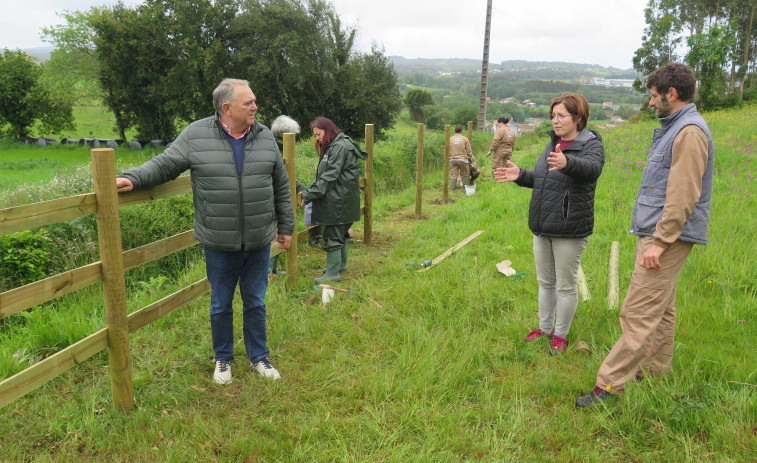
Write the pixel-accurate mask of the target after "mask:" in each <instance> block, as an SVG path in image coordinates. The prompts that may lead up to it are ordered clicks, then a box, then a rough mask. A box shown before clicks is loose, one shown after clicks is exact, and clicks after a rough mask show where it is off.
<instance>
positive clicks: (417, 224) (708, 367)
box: [0, 106, 757, 463]
mask: <svg viewBox="0 0 757 463" xmlns="http://www.w3.org/2000/svg"><path fill="white" fill-rule="evenodd" d="M705 118H706V119H707V121H708V123H709V124H710V128H711V131H712V133H713V138H714V140H715V146H716V161H715V167H716V179H715V188H716V190H715V194H714V199H713V206H712V219H711V224H710V244H709V245H708V246H696V247H695V248H694V250H693V252H692V254H691V256H690V257H689V260H688V262H687V264H686V266H685V267H684V269H683V271H682V274H681V277H680V281H679V286H678V297H677V314H678V324H677V338H676V347H675V357H674V361H673V369H672V371H671V372H670V373H669V374H667V375H664V376H662V377H659V378H651V379H647V380H645V381H644V382H643V383H639V384H634V385H631V386H630V387H629V388H628V390H627V393H626V394H625V395H623V396H621V397H620V398H618V399H617V400H611V401H608V402H606V403H603V404H601V405H599V406H597V407H594V408H592V409H588V410H578V409H576V408H575V406H574V399H575V397H576V396H578V395H582V394H585V393H586V392H588V391H589V390H591V388H592V387H593V385H594V377H595V375H596V371H597V368H598V367H599V365H600V363H601V361H602V359H603V358H604V356H605V355H606V354H607V352H608V351H609V349H610V348H611V347H612V345H613V343H614V342H615V340H616V339H617V338H618V337H619V335H620V325H619V323H618V311H617V310H608V308H607V271H608V256H609V250H610V246H611V243H612V242H613V241H619V242H620V244H621V259H620V288H621V298H622V297H623V296H624V295H625V290H626V288H627V286H628V283H629V279H630V275H631V271H632V268H633V262H632V259H633V249H634V243H635V238H634V237H632V236H630V235H629V234H628V228H629V226H630V214H631V208H632V206H633V201H634V198H635V195H636V191H637V188H638V184H639V179H640V175H641V171H642V169H643V165H644V161H645V159H646V155H645V150H646V149H647V148H649V143H650V138H651V134H652V130H653V128H654V127H656V123H655V122H651V121H650V122H644V123H639V124H633V125H627V126H624V127H619V128H615V129H609V130H605V131H603V132H602V133H603V137H604V142H605V150H606V164H605V168H604V171H603V175H602V177H601V178H600V180H599V184H598V189H597V203H596V217H597V220H596V226H595V233H594V235H592V237H591V238H590V239H589V244H588V247H587V249H586V252H585V254H584V257H583V263H582V267H583V269H584V271H585V273H586V276H587V280H588V287H589V291H590V294H591V298H590V299H589V300H587V301H582V302H580V304H579V307H578V312H577V314H576V317H575V320H574V322H573V326H572V328H571V332H570V335H569V340H570V341H571V344H572V345H574V344H575V342H576V341H578V340H583V341H586V342H588V343H589V345H590V346H591V350H592V351H591V353H590V354H588V355H584V354H581V353H578V352H576V351H574V350H573V349H572V348H571V347H570V346H569V348H568V352H567V354H565V355H564V356H560V357H552V356H550V355H549V353H548V345H547V343H546V342H542V343H540V342H535V343H531V344H525V343H524V342H523V341H522V340H523V337H524V336H525V335H526V334H527V333H528V332H529V331H530V330H531V329H534V327H536V325H537V315H536V311H537V305H536V298H537V290H538V287H537V282H536V279H535V268H534V263H533V255H532V249H531V240H532V235H531V233H530V232H529V230H528V227H527V211H528V200H529V198H530V191H529V190H526V189H522V188H518V187H517V186H515V185H512V184H495V183H494V182H493V181H492V180H491V175H490V173H489V172H486V173H485V174H484V179H483V180H482V181H481V182H480V183H479V184H478V187H477V192H476V195H475V196H471V197H466V196H464V195H458V196H453V198H452V199H453V200H452V201H450V202H449V203H447V204H443V203H441V201H440V199H441V192H440V187H441V183H442V176H441V173H440V172H439V171H435V172H428V173H426V174H424V187H425V190H424V203H423V217H422V218H421V219H415V218H414V203H413V201H414V198H415V188H414V186H413V185H412V183H411V182H410V181H409V177H411V176H412V175H414V172H407V171H405V172H403V173H402V174H398V175H401V176H402V177H403V180H402V181H403V182H405V188H404V189H402V190H400V191H398V192H392V191H389V190H381V189H378V191H379V194H378V197H377V198H376V201H375V203H374V207H375V212H374V216H375V221H376V222H375V225H374V233H375V236H374V242H373V244H371V245H370V246H369V245H365V244H364V243H363V242H362V239H361V236H360V233H361V232H362V228H363V225H362V223H358V224H356V225H355V229H356V230H357V231H358V239H357V240H356V243H355V244H354V246H353V247H352V248H351V260H350V270H349V272H348V274H347V276H346V278H345V279H344V280H343V281H342V282H341V283H339V285H338V286H340V287H344V288H349V289H351V290H353V291H354V292H355V293H356V295H355V296H353V295H349V294H343V293H337V295H336V297H335V299H334V300H333V301H332V302H331V303H329V304H327V305H322V304H321V303H320V296H319V294H318V293H317V292H315V291H314V290H313V288H312V286H313V283H312V278H313V277H314V276H316V275H319V274H320V269H321V268H322V267H323V264H324V262H325V256H324V253H323V252H321V251H318V250H316V249H315V248H311V247H309V246H307V244H301V245H300V248H299V257H300V261H299V268H300V272H301V275H300V276H299V278H298V282H297V285H296V287H294V288H291V289H290V290H287V289H286V287H285V285H284V280H283V279H276V280H274V281H273V282H272V283H271V285H270V287H269V293H268V297H267V301H266V304H267V308H268V343H269V347H270V349H271V360H272V361H273V363H274V365H275V366H276V367H277V368H278V369H279V370H280V372H281V374H282V380H281V381H278V382H276V383H271V382H267V381H264V380H262V379H261V378H259V377H256V376H254V375H252V373H250V371H249V368H248V366H247V364H246V363H245V361H244V360H243V359H244V353H243V352H244V346H243V343H242V341H241V320H237V322H239V323H238V324H237V331H236V334H237V340H238V342H237V344H236V349H237V360H236V361H235V362H234V364H233V365H232V368H233V371H234V382H233V383H232V384H230V385H228V386H218V385H216V384H214V383H213V382H212V379H211V377H212V370H213V363H212V355H213V354H212V349H211V344H210V330H209V323H208V304H209V299H208V297H203V298H201V299H200V300H198V301H196V302H194V303H192V304H189V305H188V306H186V307H184V308H182V309H180V310H177V311H176V312H174V313H172V314H171V315H169V316H167V317H165V318H163V319H161V320H159V321H157V322H156V323H154V324H152V325H149V326H148V327H145V328H143V329H142V330H140V331H138V332H137V333H135V334H134V336H133V337H132V340H131V352H132V361H133V375H134V393H135V399H136V408H135V410H134V411H133V412H131V413H130V414H128V415H127V414H123V413H120V412H117V411H115V410H114V409H113V405H112V399H111V396H110V389H109V387H110V385H109V376H108V367H107V356H106V354H105V353H102V354H99V355H97V356H96V357H95V358H93V359H91V360H89V361H86V362H84V363H83V364H81V365H80V366H78V367H77V368H76V369H74V370H72V371H71V372H69V373H67V374H64V375H62V376H61V377H59V378H57V379H55V380H53V381H51V382H49V383H47V384H46V385H45V386H43V387H42V388H40V389H38V390H37V391H35V392H33V393H31V394H28V395H27V396H25V397H23V398H22V399H20V400H18V401H17V402H15V403H13V404H11V405H9V406H7V407H5V408H3V409H0V435H2V436H3V445H2V454H1V455H0V461H9V462H15V461H29V462H31V461H34V462H37V461H39V462H69V461H77V462H78V461H85V462H101V461H114V462H127V461H129V462H131V461H139V462H185V461H217V462H268V461H286V462H334V461H339V462H380V461H381V462H460V461H485V462H509V461H529V462H530V461H536V462H542V461H544V462H546V461H559V462H605V461H621V462H650V463H651V462H701V461H713V462H746V461H754V460H755V448H757V391H756V389H755V388H756V387H757V386H756V385H757V351H755V348H754V340H755V339H756V337H757V317H755V315H756V312H757V279H755V275H757V265H756V264H755V263H754V262H755V261H754V260H753V259H752V257H751V255H752V254H751V251H752V249H753V247H754V244H753V243H754V240H755V234H756V232H757V215H756V212H755V211H757V187H755V179H754V176H755V170H756V169H755V162H756V157H757V133H755V131H754V130H753V123H752V122H750V121H754V120H755V119H756V118H757V106H751V107H747V108H745V109H742V110H738V111H724V112H716V113H709V114H706V115H705ZM398 125H399V124H398ZM395 131H397V132H400V133H397V134H392V135H391V137H390V139H389V140H387V141H386V142H385V143H384V144H382V145H381V146H383V147H384V148H385V149H386V150H387V151H385V152H380V151H378V150H377V156H396V155H395V154H394V153H393V152H388V150H389V149H390V148H391V149H395V148H396V149H398V150H399V149H400V148H399V145H400V143H397V142H393V141H392V137H405V138H409V137H412V136H414V134H415V128H414V127H413V126H412V125H411V124H405V127H398V128H396V129H395ZM477 135H479V134H477ZM480 136H481V137H484V136H485V135H483V134H480ZM488 136H489V137H491V135H488ZM402 143H406V142H402ZM427 143H428V142H427ZM519 143H520V142H519ZM544 143H545V140H541V141H539V142H538V144H536V143H533V144H531V145H530V146H528V147H525V146H523V145H519V149H518V151H516V153H515V162H516V164H518V165H520V166H522V167H524V168H530V167H532V166H533V164H534V161H535V154H536V153H537V152H539V151H540V147H541V146H542V145H543V144H544ZM410 151H411V150H409V151H408V152H410ZM18 159H21V157H19V158H18ZM487 167H488V165H487ZM377 181H380V180H379V179H377ZM387 181H388V179H387ZM395 184H399V183H396V182H395ZM477 230H483V231H484V233H483V234H482V235H481V236H479V237H478V238H477V239H476V240H474V241H473V242H471V243H470V244H468V245H466V246H465V247H463V248H462V249H460V250H459V251H457V252H456V253H454V254H453V255H452V256H450V257H449V258H447V259H445V260H444V261H442V262H441V263H439V264H438V265H436V266H435V267H433V268H432V269H431V270H429V271H426V272H421V273H418V272H416V271H415V270H416V269H417V264H418V263H419V262H422V261H423V260H426V259H433V258H434V257H436V256H438V255H440V254H442V253H443V252H444V251H445V250H447V249H449V248H451V247H452V246H454V245H455V244H456V243H458V242H460V241H461V240H462V239H464V238H465V237H467V236H469V235H470V234H472V233H473V232H475V231H477ZM504 259H509V260H511V261H512V263H513V264H512V266H513V268H515V269H516V270H517V271H522V272H525V277H524V278H522V279H520V280H512V279H508V278H506V277H504V276H503V275H501V274H499V273H498V272H497V271H496V268H495V264H496V263H497V262H500V261H502V260H504ZM203 276H204V267H203V266H202V264H201V263H196V264H195V265H192V266H190V267H189V268H187V270H186V273H185V274H184V275H183V276H182V277H181V278H179V279H178V280H179V281H173V280H168V279H159V278H157V279H153V280H150V281H148V282H145V284H144V285H143V286H142V287H141V289H140V290H136V291H134V292H132V293H130V294H129V295H128V296H129V299H128V304H129V310H130V311H131V310H136V309H137V308H139V307H141V306H143V305H145V304H147V303H149V302H151V301H154V300H157V299H159V298H161V297H163V296H165V295H167V294H169V293H171V292H172V291H175V290H176V289H177V288H179V287H181V286H183V285H186V284H188V283H189V282H193V281H196V280H198V279H200V278H202V277H203ZM101 297H102V296H101V294H100V292H99V290H97V289H90V290H86V291H82V292H80V293H77V295H76V296H75V297H71V298H67V299H65V300H64V301H62V302H60V303H58V304H50V305H49V306H46V307H41V308H35V309H33V310H30V311H27V312H24V313H22V314H18V315H14V316H13V317H10V319H8V320H5V321H2V322H0V378H6V377H8V376H10V375H12V374H13V373H15V372H16V371H19V370H20V369H23V368H24V367H26V366H28V365H29V363H30V362H33V361H34V359H35V358H39V356H41V355H45V352H48V353H49V352H50V351H54V350H56V349H58V348H60V347H61V346H63V345H68V344H70V343H71V342H74V341H75V340H77V339H80V338H81V337H83V336H85V335H86V334H89V333H91V332H93V331H95V330H96V329H99V328H101V327H102V326H104V315H103V314H102V308H101V306H102V300H101ZM376 304H378V305H380V307H379V306H378V305H376ZM237 318H239V317H237Z"/></svg>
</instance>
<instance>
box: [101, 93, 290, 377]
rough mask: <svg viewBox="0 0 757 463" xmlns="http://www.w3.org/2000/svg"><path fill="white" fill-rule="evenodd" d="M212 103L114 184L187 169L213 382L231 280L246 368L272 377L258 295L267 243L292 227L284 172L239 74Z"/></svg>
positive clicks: (228, 340) (224, 345)
mask: <svg viewBox="0 0 757 463" xmlns="http://www.w3.org/2000/svg"><path fill="white" fill-rule="evenodd" d="M213 106H214V107H215V110H216V114H215V115H214V116H211V117H207V118H205V119H200V120H198V121H195V122H193V123H191V124H190V125H189V126H188V127H187V128H186V129H184V130H183V131H182V132H181V134H179V136H178V137H177V138H176V140H175V141H174V142H173V143H172V144H171V146H170V147H168V148H167V149H166V150H165V152H163V153H162V154H160V155H158V156H156V157H154V158H153V159H151V160H150V161H147V162H146V163H144V164H143V165H141V166H140V167H137V168H134V169H130V170H127V171H125V172H124V173H122V174H121V176H119V177H118V178H117V179H116V184H117V186H118V191H119V192H126V191H131V190H132V189H135V188H141V187H148V186H154V185H159V184H161V183H164V182H167V181H169V180H173V179H175V178H176V177H178V176H179V175H180V174H181V173H182V172H184V171H186V170H190V172H191V179H192V194H193V202H194V236H195V238H196V239H197V240H198V241H199V242H200V243H202V245H203V249H204V252H205V268H206V272H207V276H208V280H209V282H210V287H211V296H210V327H211V332H212V338H213V339H212V340H213V350H214V351H215V371H214V373H213V380H214V381H215V382H216V383H218V384H227V383H230V382H231V381H232V377H231V362H232V360H233V359H234V331H233V330H234V328H233V317H234V310H233V306H232V302H233V299H234V292H235V290H236V286H237V283H239V286H240V294H241V297H242V306H243V309H242V317H243V333H244V345H245V349H246V351H247V356H248V358H249V360H250V367H251V369H252V371H253V372H257V373H259V374H260V375H262V376H263V377H265V378H270V379H273V380H277V379H279V378H280V375H279V372H278V371H277V370H276V369H275V368H274V367H273V365H271V362H270V361H269V359H268V355H269V350H268V348H267V346H266V309H265V303H264V300H265V294H266V290H267V288H268V259H269V255H270V248H271V241H273V240H274V239H276V240H277V241H278V243H279V244H280V246H281V247H282V248H284V249H286V248H288V247H289V244H290V242H291V239H292V232H293V231H294V212H293V208H292V201H291V196H290V192H289V176H288V175H287V171H286V169H285V167H284V162H283V159H282V157H281V153H280V152H279V148H278V146H277V145H276V141H275V139H274V137H273V134H272V133H271V131H270V130H269V129H268V128H267V127H265V126H264V125H262V124H261V123H259V122H256V120H255V113H256V111H257V109H258V107H257V105H256V104H255V94H254V93H253V92H252V90H251V89H250V85H249V83H248V82H247V81H246V80H239V79H224V80H223V81H222V82H221V83H220V84H219V85H218V87H217V88H216V89H215V90H214V91H213ZM276 222H278V230H277V229H276Z"/></svg>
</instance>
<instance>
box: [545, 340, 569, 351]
mask: <svg viewBox="0 0 757 463" xmlns="http://www.w3.org/2000/svg"><path fill="white" fill-rule="evenodd" d="M567 349H568V340H567V339H565V338H561V337H560V336H553V337H552V345H550V346H549V353H550V354H552V355H560V354H564V353H565V351H566V350H567Z"/></svg>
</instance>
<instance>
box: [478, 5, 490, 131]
mask: <svg viewBox="0 0 757 463" xmlns="http://www.w3.org/2000/svg"><path fill="white" fill-rule="evenodd" d="M491 29H492V0H487V1H486V31H485V32H484V59H483V60H482V61H481V97H480V99H479V101H478V130H480V131H482V130H484V128H485V127H486V87H487V78H488V74H489V35H490V31H491Z"/></svg>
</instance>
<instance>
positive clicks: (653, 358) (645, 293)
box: [576, 63, 714, 407]
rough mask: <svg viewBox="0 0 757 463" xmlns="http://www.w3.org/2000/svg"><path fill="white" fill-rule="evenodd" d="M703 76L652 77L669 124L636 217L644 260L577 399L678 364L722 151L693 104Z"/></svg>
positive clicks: (658, 139) (658, 137)
mask: <svg viewBox="0 0 757 463" xmlns="http://www.w3.org/2000/svg"><path fill="white" fill-rule="evenodd" d="M695 86H696V80H695V78H694V73H693V72H692V71H691V70H690V69H689V68H687V67H686V66H684V65H683V64H678V63H670V64H668V65H666V66H663V67H661V68H660V69H657V70H656V71H654V72H653V73H652V74H650V75H649V78H648V79H647V88H648V89H649V90H650V92H651V94H652V98H651V99H650V100H649V106H650V107H652V108H655V110H656V111H657V117H659V118H660V125H661V126H662V128H660V129H655V132H654V137H653V139H652V149H651V150H650V152H649V158H648V159H647V165H646V167H645V168H644V173H643V174H642V177H641V186H640V187H639V193H638V195H637V196H636V204H634V208H633V215H632V218H631V233H632V234H634V235H637V236H638V237H639V238H638V240H637V243H636V259H635V260H636V266H635V268H634V272H633V275H632V277H631V284H630V285H629V288H628V293H627V294H626V298H625V300H624V301H623V308H622V309H621V312H620V324H621V327H622V328H623V335H622V336H621V337H620V339H619V340H618V342H617V343H615V346H614V347H613V348H612V350H611V351H610V353H609V354H608V355H607V357H606V358H605V360H604V362H602V366H600V367H599V372H598V373H597V381H596V387H595V388H594V390H593V391H591V392H590V393H588V394H586V395H585V396H582V397H578V398H577V399H576V406H578V407H588V406H590V405H593V404H595V403H597V402H598V401H601V400H606V399H607V398H609V397H611V396H612V395H619V394H622V393H623V390H624V389H625V386H626V384H627V383H628V382H629V381H641V380H642V379H643V378H644V375H658V374H660V373H663V372H665V371H668V370H669V369H670V364H671V362H672V360H673V347H674V338H675V324H676V313H675V296H676V285H677V281H678V275H679V273H680V272H681V268H682V267H683V264H684V263H685V262H686V258H687V257H688V255H689V252H690V251H691V248H692V247H693V245H694V244H707V226H708V223H709V218H710V201H711V198H712V179H713V159H714V150H713V145H712V137H711V136H710V130H709V128H708V127H707V123H706V122H705V121H704V119H703V118H702V116H701V115H700V114H699V113H698V112H697V108H696V106H695V105H694V104H693V103H691V100H692V98H693V96H694V88H695Z"/></svg>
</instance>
